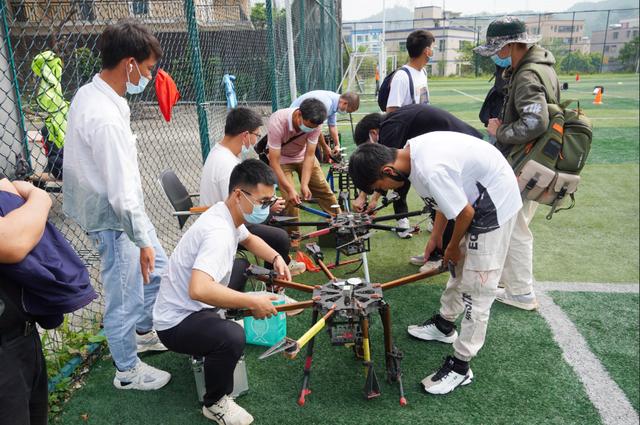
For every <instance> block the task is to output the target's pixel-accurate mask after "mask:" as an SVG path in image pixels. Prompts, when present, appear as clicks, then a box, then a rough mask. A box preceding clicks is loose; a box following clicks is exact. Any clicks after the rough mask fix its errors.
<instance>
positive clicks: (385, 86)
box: [378, 66, 416, 112]
mask: <svg viewBox="0 0 640 425" xmlns="http://www.w3.org/2000/svg"><path fill="white" fill-rule="evenodd" d="M400 69H401V70H403V71H404V72H406V73H407V76H408V77H409V94H411V103H416V100H415V97H414V95H413V78H411V72H409V70H408V69H407V68H405V67H403V66H402V67H400V68H398V69H396V70H395V71H393V72H392V73H391V74H389V75H387V76H386V77H384V80H383V81H382V84H380V90H379V91H378V106H379V107H380V110H381V111H383V112H386V111H387V101H388V100H389V92H390V91H391V80H393V76H394V75H396V72H398V70H400Z"/></svg>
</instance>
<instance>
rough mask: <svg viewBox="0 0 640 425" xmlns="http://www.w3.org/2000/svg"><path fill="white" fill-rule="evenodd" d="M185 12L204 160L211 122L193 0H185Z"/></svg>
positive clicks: (204, 158) (208, 146) (207, 152)
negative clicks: (206, 103) (209, 122)
mask: <svg viewBox="0 0 640 425" xmlns="http://www.w3.org/2000/svg"><path fill="white" fill-rule="evenodd" d="M184 14H185V16H186V18H187V31H188V33H189V46H190V47H191V68H192V69H193V80H194V84H195V87H194V89H195V94H196V110H197V112H198V128H199V130H200V149H201V151H202V162H204V161H205V160H206V159H207V155H209V149H210V145H209V124H208V122H207V111H206V110H205V107H204V103H205V89H204V78H203V75H202V55H201V53H200V36H199V34H198V21H197V20H196V8H195V6H194V4H193V0H185V2H184Z"/></svg>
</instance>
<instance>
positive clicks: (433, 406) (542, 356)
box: [56, 264, 600, 425]
mask: <svg viewBox="0 0 640 425" xmlns="http://www.w3.org/2000/svg"><path fill="white" fill-rule="evenodd" d="M381 266H384V265H383V264H381ZM436 281H442V279H436ZM441 291H442V284H429V283H417V284H414V285H411V286H408V287H406V288H403V289H399V288H398V289H394V290H391V291H389V292H388V293H387V300H388V302H389V303H390V305H391V306H392V309H393V316H394V325H393V330H394V332H395V334H396V342H397V344H398V346H399V347H401V349H402V350H403V351H404V353H405V359H404V361H403V370H404V384H405V391H406V396H407V399H408V401H409V405H408V406H406V407H404V408H402V407H400V406H399V404H398V390H397V387H396V386H395V385H389V384H387V383H386V382H384V369H383V368H384V363H383V358H382V332H381V326H380V321H379V319H378V318H375V319H374V320H373V326H372V332H371V339H372V351H373V359H374V364H375V367H376V372H377V374H378V377H379V378H380V380H381V389H382V395H381V396H380V397H379V398H378V399H375V400H370V401H366V400H364V399H363V397H362V388H363V385H364V374H363V367H362V366H361V365H360V364H359V363H358V362H357V361H356V360H355V359H354V357H353V355H352V352H351V350H350V349H348V348H345V347H332V346H330V344H329V340H328V338H327V336H326V334H325V333H324V332H322V333H321V334H319V336H318V339H317V341H316V349H317V350H316V353H315V356H314V363H313V370H312V376H311V389H312V391H313V393H312V394H311V395H310V396H309V397H308V399H307V404H306V405H305V406H304V407H299V406H298V405H297V404H296V399H297V397H298V391H299V385H300V380H301V377H302V368H303V361H304V356H303V355H301V356H300V357H299V358H297V359H295V360H293V361H292V360H287V359H285V358H284V357H280V356H276V357H272V358H269V359H267V360H262V361H259V360H258V359H257V356H258V355H259V354H260V353H262V352H263V351H264V348H263V347H248V348H247V350H246V352H247V365H248V374H249V381H250V393H249V394H247V395H246V396H243V397H241V398H240V399H239V400H238V402H239V403H240V404H241V405H242V406H244V407H246V408H247V409H248V410H249V411H250V412H251V413H252V414H253V415H254V416H255V418H256V423H257V424H279V425H287V424H296V425H297V424H300V423H306V424H423V423H448V424H469V423H482V424H513V423H518V424H585V423H589V424H597V423H599V421H600V419H599V416H598V414H597V412H596V411H595V409H594V407H593V406H592V405H591V404H590V403H589V400H588V398H587V396H586V394H585V393H584V390H583V388H582V385H581V384H580V382H579V381H578V380H577V378H576V376H575V375H574V373H573V371H572V370H571V368H570V367H569V366H568V365H566V364H565V363H564V362H563V360H562V355H561V352H560V349H559V348H558V347H557V346H556V345H555V344H554V343H553V338H552V336H551V334H550V331H549V330H548V328H547V327H546V324H545V321H544V320H543V319H542V318H541V317H540V316H539V315H537V314H536V313H529V312H523V311H518V310H514V309H511V308H508V307H505V306H502V305H495V306H494V307H493V312H492V317H491V321H490V324H489V331H488V335H487V341H486V345H485V347H484V348H483V350H482V351H481V353H480V355H479V356H478V357H477V358H476V359H475V360H474V361H473V362H472V364H471V365H472V369H473V371H474V373H475V376H476V380H475V382H474V383H473V384H472V385H470V386H468V387H465V388H462V389H459V390H457V391H455V392H454V393H452V394H449V395H446V396H431V395H427V394H425V393H423V392H422V390H421V388H420V385H419V381H420V380H421V379H422V378H424V377H425V376H426V375H428V374H429V373H431V372H433V371H434V370H435V369H437V368H438V367H439V366H440V364H441V362H442V359H443V357H444V356H446V355H449V354H450V353H451V347H450V346H447V345H444V344H440V343H426V342H422V341H418V340H414V339H411V338H410V337H408V336H407V334H406V331H405V329H406V326H407V325H409V324H413V323H420V322H421V321H423V320H424V319H425V318H427V317H428V316H429V315H431V313H432V311H433V310H435V309H437V306H438V300H439V296H440V292H441ZM290 295H292V296H294V297H296V296H298V295H299V294H296V293H295V292H294V291H291V293H290ZM309 321H310V313H309V312H305V313H304V314H302V315H300V316H297V317H295V318H291V319H289V321H288V322H289V330H288V332H289V334H290V335H291V336H294V337H297V336H299V335H301V334H302V332H304V330H305V329H306V328H307V326H308V324H309ZM144 360H145V361H147V362H149V363H151V364H152V365H154V366H157V367H160V368H164V369H165V370H168V371H169V372H171V373H172V375H173V378H172V381H171V383H170V384H169V385H168V386H167V387H165V388H164V389H162V390H159V391H155V392H137V391H131V392H126V391H119V390H116V389H115V388H114V387H113V386H112V384H111V380H112V379H113V367H112V366H111V363H110V361H109V360H108V359H105V360H102V361H100V362H98V364H97V365H96V366H95V367H94V369H93V370H92V372H91V373H90V374H89V376H88V378H87V382H86V384H85V386H84V387H83V388H82V390H80V391H78V392H77V393H76V394H75V395H74V396H73V397H72V399H71V400H70V402H69V403H68V404H67V405H66V406H65V408H64V412H63V414H62V416H61V417H60V418H59V420H58V421H57V422H56V423H63V424H83V423H89V424H133V423H135V424H155V425H159V424H205V423H208V422H207V420H206V419H204V417H202V416H201V414H200V412H199V406H198V403H197V401H196V394H195V384H194V382H193V374H192V373H191V370H190V367H189V364H188V361H187V358H186V356H183V355H177V354H172V353H165V354H160V355H147V356H145V357H144ZM82 415H88V418H89V420H88V421H86V422H85V421H84V420H83V419H82Z"/></svg>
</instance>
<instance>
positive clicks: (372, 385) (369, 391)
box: [360, 316, 380, 400]
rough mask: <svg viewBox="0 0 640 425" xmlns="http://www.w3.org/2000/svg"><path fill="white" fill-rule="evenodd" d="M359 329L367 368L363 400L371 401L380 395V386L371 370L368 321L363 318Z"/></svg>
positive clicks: (373, 371)
mask: <svg viewBox="0 0 640 425" xmlns="http://www.w3.org/2000/svg"><path fill="white" fill-rule="evenodd" d="M360 327H361V328H362V351H363V355H364V365H365V367H366V368H367V380H366V382H365V384H364V398H366V399H367V400H371V399H372V398H376V397H378V396H379V395H380V384H379V383H378V377H377V376H376V372H375V370H374V369H373V362H372V361H371V349H370V347H369V319H368V318H367V317H366V316H363V318H362V320H361V321H360Z"/></svg>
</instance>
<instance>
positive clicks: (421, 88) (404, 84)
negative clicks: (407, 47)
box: [387, 65, 429, 108]
mask: <svg viewBox="0 0 640 425" xmlns="http://www.w3.org/2000/svg"><path fill="white" fill-rule="evenodd" d="M403 68H406V69H408V70H409V72H410V73H411V79H412V80H413V98H414V100H413V102H412V101H411V91H410V86H409V76H408V75H407V73H406V72H404V71H402V70H400V69H399V70H397V71H396V73H395V74H393V79H392V80H391V87H389V98H388V99H387V108H389V107H396V108H399V107H401V106H405V105H411V104H412V103H429V86H428V84H427V74H426V73H425V72H424V71H422V70H420V71H418V70H417V69H415V68H414V67H412V66H409V65H404V66H403Z"/></svg>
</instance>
